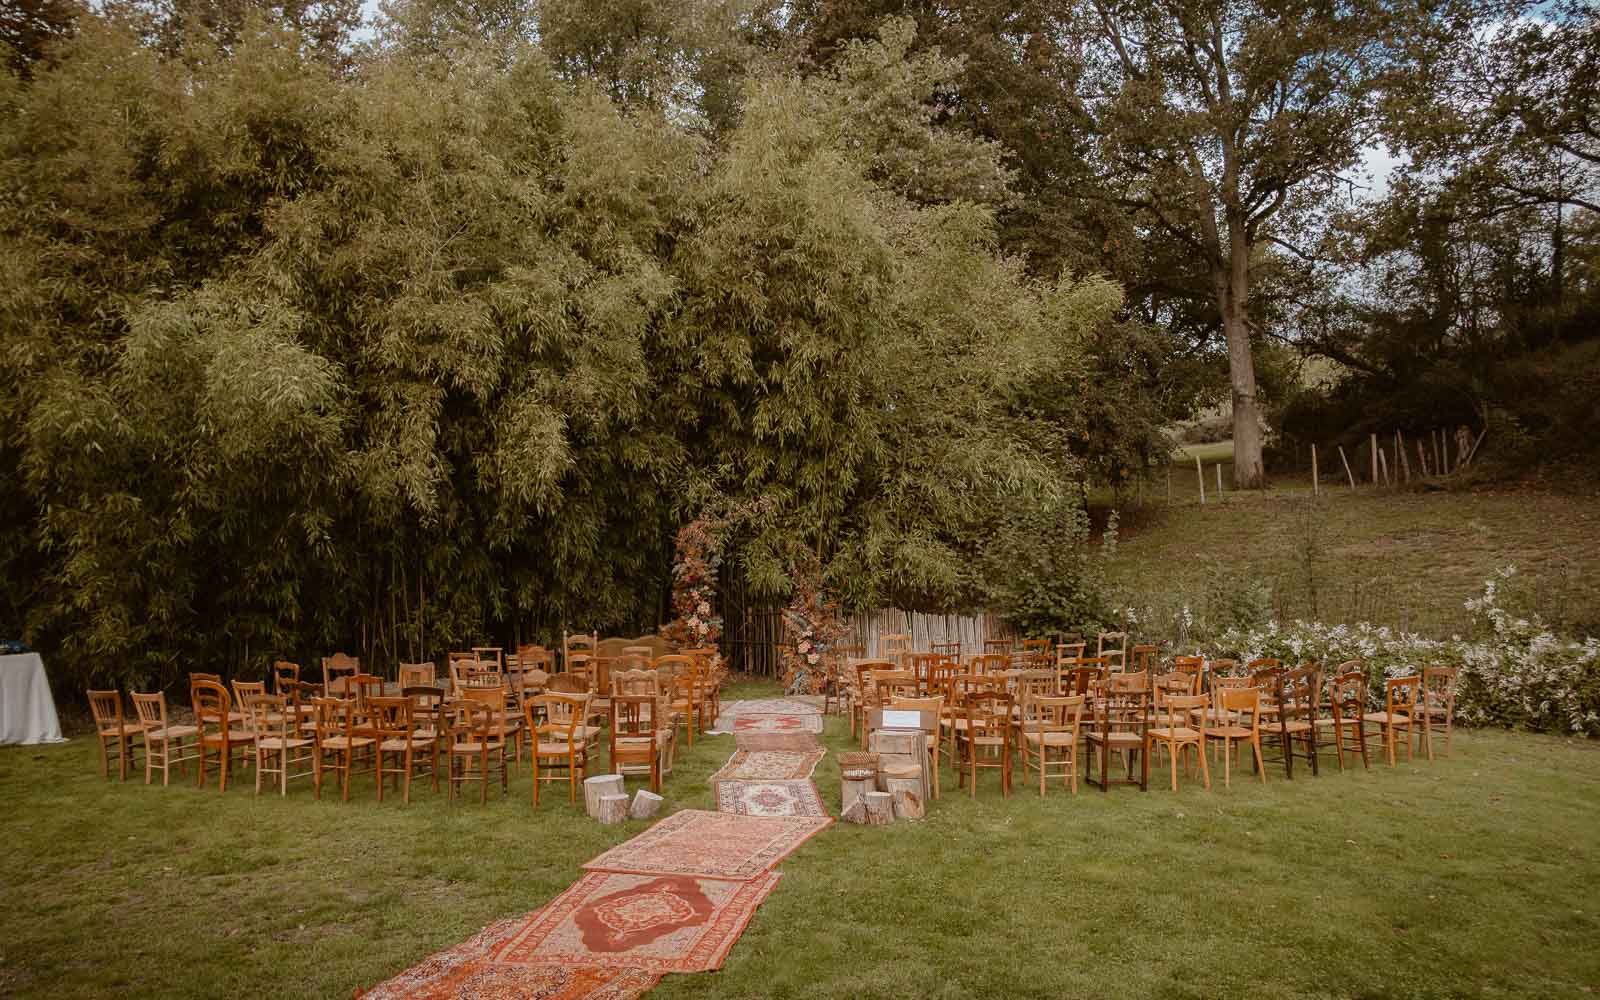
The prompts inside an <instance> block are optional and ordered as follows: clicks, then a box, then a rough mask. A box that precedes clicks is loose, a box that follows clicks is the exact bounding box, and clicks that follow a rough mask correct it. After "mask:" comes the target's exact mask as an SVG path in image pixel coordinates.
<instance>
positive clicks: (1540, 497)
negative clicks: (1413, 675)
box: [1095, 444, 1600, 637]
mask: <svg viewBox="0 0 1600 1000" xmlns="http://www.w3.org/2000/svg"><path fill="white" fill-rule="evenodd" d="M1195 447H1197V448H1203V449H1216V448H1229V447H1231V445H1228V444H1223V445H1198V446H1195ZM1185 462H1187V463H1188V464H1187V465H1186V464H1185ZM1207 462H1208V464H1207V465H1206V500H1207V502H1206V503H1205V504H1204V505H1203V506H1202V505H1200V504H1198V503H1197V502H1196V501H1197V499H1198V497H1197V491H1196V487H1195V475H1194V467H1193V460H1192V459H1180V460H1179V461H1178V462H1177V463H1175V464H1174V466H1173V474H1174V478H1173V488H1174V503H1173V504H1172V505H1171V506H1168V505H1167V504H1166V502H1165V500H1166V496H1165V485H1164V484H1155V485H1154V486H1151V485H1147V486H1146V487H1145V490H1144V493H1143V496H1144V499H1145V500H1146V501H1147V503H1146V505H1145V506H1143V507H1139V508H1135V507H1133V506H1132V505H1130V504H1128V501H1129V500H1130V499H1132V498H1131V497H1127V496H1124V497H1122V498H1121V499H1120V501H1119V500H1118V499H1117V498H1113V497H1111V496H1110V495H1109V494H1105V493H1103V494H1101V495H1097V496H1096V497H1095V501H1096V503H1097V504H1101V505H1113V504H1117V503H1121V504H1122V505H1123V506H1124V517H1123V519H1122V533H1121V539H1120V547H1119V550H1118V555H1117V558H1116V559H1115V560H1113V563H1112V566H1111V570H1110V573H1111V578H1112V581H1113V583H1114V584H1116V585H1117V587H1118V590H1119V592H1120V594H1121V595H1122V597H1123V599H1124V600H1125V601H1126V602H1128V603H1131V604H1133V605H1134V606H1135V607H1139V608H1144V607H1149V608H1151V609H1152V610H1153V611H1154V612H1155V613H1156V615H1157V617H1158V620H1159V621H1163V622H1164V621H1169V620H1170V616H1171V614H1172V613H1173V612H1174V611H1176V610H1177V609H1178V603H1180V602H1181V601H1188V602H1189V604H1190V608H1191V610H1192V611H1193V612H1195V613H1196V614H1200V613H1203V612H1204V611H1205V610H1206V605H1207V603H1208V602H1209V603H1211V604H1212V605H1225V604H1226V603H1227V601H1228V599H1229V598H1230V597H1231V596H1232V595H1233V594H1235V593H1237V592H1238V591H1239V590H1240V589H1241V588H1242V587H1244V586H1245V585H1246V584H1247V583H1250V582H1252V581H1258V582H1260V583H1262V584H1264V585H1265V586H1266V587H1268V588H1269V589H1270V591H1271V610H1272V611H1273V613H1275V614H1276V615H1277V616H1278V617H1280V618H1307V619H1313V618H1315V619H1320V620H1323V621H1330V622H1337V621H1351V622H1353V621H1362V620H1365V621H1371V622H1374V623H1377V624H1382V625H1389V626H1392V627H1399V628H1404V629H1409V630H1415V631H1420V632H1423V633H1426V634H1432V635H1437V636H1441V637H1446V636H1449V635H1450V634H1452V633H1455V632H1464V631H1465V630H1466V629H1467V628H1468V627H1469V625H1470V620H1469V616H1468V614H1467V612H1466V610H1465V609H1464V608H1463V607H1462V602H1463V601H1465V600H1466V599H1467V598H1469V597H1475V596H1478V594H1479V593H1481V591H1482V589H1483V581H1484V580H1486V579H1488V578H1489V577H1491V576H1492V575H1494V573H1495V572H1496V571H1497V570H1499V569H1500V568H1501V567H1504V566H1506V565H1507V564H1514V565H1515V566H1516V567H1517V569H1518V578H1517V581H1516V583H1515V584H1513V585H1512V587H1511V590H1512V591H1513V593H1512V594H1511V595H1508V596H1512V597H1514V598H1517V599H1519V600H1521V601H1523V603H1524V606H1525V609H1534V610H1537V611H1538V612H1539V613H1540V614H1541V615H1542V616H1543V617H1544V618H1545V619H1546V620H1547V621H1550V622H1552V623H1553V624H1555V625H1557V626H1559V627H1561V628H1563V629H1565V630H1567V631H1571V632H1575V633H1578V634H1580V635H1581V634H1600V576H1596V575H1595V574H1593V573H1590V572H1587V570H1588V568H1589V567H1593V566H1595V565H1597V564H1600V496H1596V495H1595V494H1593V493H1590V494H1588V495H1584V494H1579V493H1570V492H1569V493H1563V492H1556V491H1550V490H1543V489H1532V488H1480V489H1475V490H1472V491H1459V492H1454V491H1452V492H1443V491H1430V492H1424V491H1392V490H1371V489H1366V488H1363V489H1360V490H1356V491H1351V490H1350V489H1349V487H1347V486H1342V485H1334V486H1330V484H1329V482H1328V480H1327V479H1324V481H1323V484H1322V485H1323V492H1322V496H1321V497H1320V498H1317V499H1314V498H1312V497H1311V495H1310V483H1309V480H1307V481H1301V480H1297V479H1292V478H1280V479H1278V480H1276V481H1275V482H1274V484H1273V487H1272V488H1271V489H1269V490H1266V491H1262V492H1259V493H1249V494H1246V493H1239V492H1234V491H1232V490H1231V489H1227V490H1225V491H1224V492H1223V494H1222V496H1221V497H1220V499H1219V498H1218V497H1217V496H1216V494H1215V493H1214V485H1215V478H1214V473H1213V472H1212V468H1211V464H1213V462H1214V459H1207ZM1230 468H1231V463H1225V468H1224V469H1223V481H1224V485H1225V486H1226V485H1227V483H1228V475H1229V472H1230ZM1148 624H1149V623H1144V622H1141V623H1140V630H1146V631H1147V630H1148V628H1147V626H1148ZM1156 630H1157V631H1160V628H1159V626H1158V627H1157V629H1156Z"/></svg>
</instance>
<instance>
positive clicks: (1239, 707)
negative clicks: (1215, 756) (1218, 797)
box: [1206, 687, 1267, 788]
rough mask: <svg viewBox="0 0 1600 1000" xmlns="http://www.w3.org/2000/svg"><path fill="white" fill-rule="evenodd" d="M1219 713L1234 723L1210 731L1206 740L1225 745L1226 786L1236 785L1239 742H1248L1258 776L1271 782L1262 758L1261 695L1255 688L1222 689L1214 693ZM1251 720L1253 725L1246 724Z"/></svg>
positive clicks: (1224, 775) (1216, 689)
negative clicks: (1235, 748) (1235, 774)
mask: <svg viewBox="0 0 1600 1000" xmlns="http://www.w3.org/2000/svg"><path fill="white" fill-rule="evenodd" d="M1212 696H1213V700H1214V703H1215V704H1216V711H1217V713H1218V714H1219V715H1220V716H1221V717H1223V718H1226V719H1228V720H1230V721H1228V722H1224V723H1220V724H1217V725H1213V726H1210V727H1209V728H1207V729H1206V739H1208V740H1220V741H1221V742H1222V761H1223V765H1222V786H1223V787H1224V788H1227V787H1229V786H1230V785H1231V784H1232V782H1233V754H1234V744H1235V743H1248V744H1250V749H1251V750H1253V751H1254V752H1255V755H1256V756H1255V763H1256V773H1257V774H1259V775H1260V776H1261V783H1262V784H1263V785H1264V784H1266V783H1267V767H1266V762H1265V761H1264V760H1263V759H1262V757H1261V692H1260V691H1258V690H1256V689H1255V688H1253V687H1218V688H1215V689H1214V690H1213V692H1212ZM1245 720H1249V725H1245Z"/></svg>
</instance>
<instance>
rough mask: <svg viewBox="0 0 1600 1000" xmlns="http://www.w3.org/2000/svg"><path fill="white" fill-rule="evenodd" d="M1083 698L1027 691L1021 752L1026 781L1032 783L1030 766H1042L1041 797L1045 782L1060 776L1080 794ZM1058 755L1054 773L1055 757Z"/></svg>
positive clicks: (1040, 768) (1023, 710) (1020, 744)
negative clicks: (1030, 764)
mask: <svg viewBox="0 0 1600 1000" xmlns="http://www.w3.org/2000/svg"><path fill="white" fill-rule="evenodd" d="M1083 705H1084V697H1083V696H1082V695H1077V694H1070V695H1038V694H1034V693H1033V692H1031V691H1029V690H1027V689H1024V691H1023V694H1022V706H1021V708H1022V714H1021V718H1020V721H1021V727H1020V736H1021V739H1020V740H1019V741H1018V749H1020V750H1021V751H1022V780H1023V781H1024V782H1026V781H1027V780H1028V765H1029V763H1030V762H1031V761H1034V760H1037V761H1038V764H1039V795H1040V797H1041V798H1042V797H1043V796H1044V794H1045V782H1046V780H1047V779H1048V778H1049V777H1050V776H1051V775H1060V777H1061V782H1062V784H1064V785H1067V786H1068V787H1069V788H1071V790H1072V794H1073V795H1076V794H1078V742H1079V739H1080V735H1081V734H1080V729H1081V727H1082V724H1083ZM1052 753H1054V754H1057V755H1058V759H1057V760H1056V762H1055V765H1054V766H1055V768H1056V769H1055V770H1052V764H1051V759H1050V758H1051V754H1052Z"/></svg>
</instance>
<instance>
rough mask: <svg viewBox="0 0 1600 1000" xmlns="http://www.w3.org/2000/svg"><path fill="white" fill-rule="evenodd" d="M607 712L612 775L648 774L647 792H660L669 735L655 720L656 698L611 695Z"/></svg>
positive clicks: (651, 696) (643, 695) (640, 695)
mask: <svg viewBox="0 0 1600 1000" xmlns="http://www.w3.org/2000/svg"><path fill="white" fill-rule="evenodd" d="M608 710H609V716H610V719H611V723H610V726H609V730H610V736H611V754H610V759H611V771H612V773H613V774H644V775H648V776H649V778H650V790H651V791H652V792H659V791H660V790H661V761H662V758H663V756H664V755H665V753H666V741H667V739H668V736H667V734H666V733H665V732H663V731H662V729H661V727H660V726H659V723H658V721H657V720H658V717H659V713H658V712H657V711H656V698H655V696H654V695H646V694H615V693H613V694H612V696H611V704H610V705H609V706H608Z"/></svg>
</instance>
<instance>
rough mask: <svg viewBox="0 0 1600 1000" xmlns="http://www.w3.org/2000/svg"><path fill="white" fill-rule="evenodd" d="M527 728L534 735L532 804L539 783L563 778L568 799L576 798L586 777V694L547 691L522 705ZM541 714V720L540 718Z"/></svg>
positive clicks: (587, 708)
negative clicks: (580, 784)
mask: <svg viewBox="0 0 1600 1000" xmlns="http://www.w3.org/2000/svg"><path fill="white" fill-rule="evenodd" d="M524 711H525V712H526V713H527V714H526V719H527V723H528V731H529V732H530V733H532V734H533V754H532V757H533V804H534V806H535V807H537V806H538V805H539V786H540V785H541V784H544V783H545V782H549V781H561V780H563V779H565V780H566V781H567V784H568V789H567V798H568V800H569V801H571V802H577V801H578V783H579V782H580V781H582V780H583V779H584V778H586V777H588V776H589V749H590V746H591V742H590V740H589V739H588V738H587V737H586V736H585V735H584V724H583V720H584V719H585V718H586V717H587V716H588V714H589V696H588V695H587V694H556V693H553V692H552V693H546V694H542V695H539V696H538V697H536V698H533V699H530V700H529V701H528V703H527V705H526V706H524ZM541 717H542V719H543V721H539V720H540V718H541Z"/></svg>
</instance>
